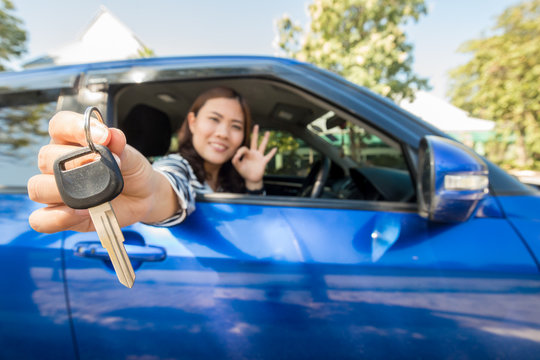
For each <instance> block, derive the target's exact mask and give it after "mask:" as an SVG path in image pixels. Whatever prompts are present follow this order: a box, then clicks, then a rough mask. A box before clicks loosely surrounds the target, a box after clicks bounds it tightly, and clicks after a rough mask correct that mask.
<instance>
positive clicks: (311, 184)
mask: <svg viewBox="0 0 540 360" xmlns="http://www.w3.org/2000/svg"><path fill="white" fill-rule="evenodd" d="M330 164H331V162H330V159H329V158H328V156H323V158H322V159H320V160H319V161H317V162H315V164H313V166H312V167H311V170H309V174H308V176H307V177H306V179H305V180H304V182H303V183H302V187H301V188H300V191H299V192H298V193H299V194H300V196H301V197H310V198H317V197H319V196H321V193H322V190H323V188H324V184H325V183H326V180H327V179H328V174H329V173H330Z"/></svg>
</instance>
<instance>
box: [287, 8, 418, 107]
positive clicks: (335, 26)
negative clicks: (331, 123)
mask: <svg viewBox="0 0 540 360" xmlns="http://www.w3.org/2000/svg"><path fill="white" fill-rule="evenodd" d="M426 13H427V8H426V5H425V1H424V0H314V2H313V3H312V4H311V5H310V6H309V14H310V18H311V22H310V24H309V25H308V26H307V27H306V29H303V28H302V27H301V26H300V25H298V24H295V23H294V22H293V20H292V19H291V18H290V17H288V16H286V15H285V16H283V17H282V18H281V19H279V20H278V22H277V28H278V44H277V45H278V46H279V48H280V49H281V50H282V51H283V53H284V54H285V55H286V56H288V57H292V58H295V59H298V60H301V61H306V62H309V63H312V64H315V65H317V66H320V67H322V68H325V69H328V70H330V71H333V72H335V73H337V74H339V75H341V76H343V77H345V78H347V79H348V80H350V81H352V82H354V83H356V84H359V85H363V86H366V87H369V88H370V89H372V90H374V91H376V92H378V93H380V94H381V95H383V96H387V97H390V98H392V99H394V100H400V99H402V98H411V99H412V98H413V97H414V91H415V90H414V89H426V88H428V85H427V80H426V79H421V78H419V77H418V76H416V75H415V74H414V73H413V72H412V63H413V57H412V49H413V47H412V45H411V44H409V43H407V41H406V36H405V33H404V32H403V30H402V29H401V26H402V25H404V24H406V23H407V22H408V21H409V20H411V19H412V20H415V21H417V20H418V19H419V18H420V16H421V15H423V14H426Z"/></svg>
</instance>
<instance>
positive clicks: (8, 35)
mask: <svg viewBox="0 0 540 360" xmlns="http://www.w3.org/2000/svg"><path fill="white" fill-rule="evenodd" d="M14 10H15V7H14V6H13V3H12V2H11V1H10V0H1V2H0V71H3V70H5V65H4V64H3V63H5V62H6V61H9V60H11V59H12V58H14V57H18V56H21V55H22V54H23V53H24V52H25V51H26V31H25V30H23V29H22V28H21V25H22V23H23V22H22V20H20V19H19V18H17V17H15V16H14V15H12V12H13V11H14Z"/></svg>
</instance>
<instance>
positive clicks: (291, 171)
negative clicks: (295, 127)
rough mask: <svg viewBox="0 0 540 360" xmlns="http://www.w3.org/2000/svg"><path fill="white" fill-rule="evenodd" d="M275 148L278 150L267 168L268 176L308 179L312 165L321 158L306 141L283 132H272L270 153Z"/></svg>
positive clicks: (269, 141)
mask: <svg viewBox="0 0 540 360" xmlns="http://www.w3.org/2000/svg"><path fill="white" fill-rule="evenodd" d="M263 133H264V132H263ZM274 147H277V149H278V150H277V153H276V155H275V156H274V157H273V158H272V160H270V162H269V163H268V165H267V167H266V174H267V175H283V176H292V177H306V176H307V174H308V172H309V170H310V169H311V167H312V165H313V164H314V163H315V162H316V161H317V160H319V159H320V158H321V156H320V154H319V153H318V152H317V151H315V150H313V149H312V148H311V147H310V146H309V145H308V144H306V142H305V141H303V140H302V139H300V138H297V137H295V136H293V135H292V134H290V133H289V132H287V131H283V130H280V131H275V130H271V131H270V139H269V140H268V146H267V147H266V148H267V150H268V151H269V150H270V149H272V148H274Z"/></svg>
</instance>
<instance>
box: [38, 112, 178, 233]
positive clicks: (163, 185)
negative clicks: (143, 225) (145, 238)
mask: <svg viewBox="0 0 540 360" xmlns="http://www.w3.org/2000/svg"><path fill="white" fill-rule="evenodd" d="M49 134H50V136H51V143H50V144H48V145H45V146H44V147H43V148H41V150H40V152H39V156H38V166H39V169H40V171H41V174H39V175H36V176H33V177H32V178H30V180H29V181H28V194H29V196H30V199H32V200H33V201H36V202H39V203H42V204H46V205H47V207H44V208H41V209H38V210H36V211H34V212H33V213H32V214H31V215H30V219H29V222H30V225H31V226H32V228H33V229H34V230H36V231H39V232H44V233H54V232H58V231H64V230H74V231H81V232H87V231H94V230H95V228H94V225H93V224H92V220H91V219H90V214H89V212H88V210H75V209H72V208H70V207H68V206H67V205H65V204H64V202H63V201H62V198H61V196H60V192H59V190H58V187H57V186H56V182H55V179H54V175H53V164H54V161H55V160H56V159H57V158H59V157H60V156H62V155H65V154H67V153H69V152H72V151H74V150H77V149H80V148H81V146H86V145H87V143H86V136H85V132H84V118H83V115H82V114H77V113H74V112H70V111H62V112H59V113H57V114H56V115H54V117H53V118H52V119H51V121H50V123H49ZM91 134H92V139H93V141H94V143H95V144H99V145H105V146H107V147H108V148H109V149H110V150H111V152H112V154H113V156H114V157H115V159H116V160H117V161H118V162H119V163H120V170H121V172H122V176H123V178H124V189H123V191H122V193H121V194H120V195H119V196H118V197H116V199H114V200H113V201H112V204H113V206H114V208H115V210H116V215H117V217H118V222H119V224H120V226H122V227H124V226H127V225H130V224H133V223H135V222H138V221H143V222H157V221H160V220H162V219H165V218H167V216H170V215H172V214H174V212H175V211H176V209H177V206H178V204H177V201H176V196H175V195H174V192H173V190H172V188H170V185H169V184H168V182H167V180H166V179H165V178H164V177H163V176H162V175H161V174H158V173H157V172H155V171H154V170H153V169H152V166H151V165H150V163H149V162H148V161H147V160H146V158H145V157H144V156H143V155H142V154H141V153H139V152H138V151H137V150H136V149H134V148H133V147H131V146H129V145H126V138H125V136H124V134H123V133H122V131H120V130H118V129H115V128H107V127H106V126H105V125H104V124H101V123H99V122H98V121H97V120H95V121H92V123H91Z"/></svg>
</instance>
